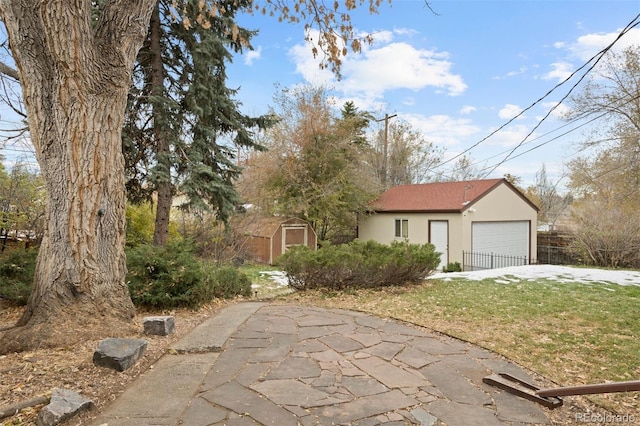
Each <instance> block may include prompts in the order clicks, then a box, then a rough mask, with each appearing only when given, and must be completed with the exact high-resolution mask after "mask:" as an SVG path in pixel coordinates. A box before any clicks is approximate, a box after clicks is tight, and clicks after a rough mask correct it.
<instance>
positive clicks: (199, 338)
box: [171, 302, 265, 353]
mask: <svg viewBox="0 0 640 426" xmlns="http://www.w3.org/2000/svg"><path fill="white" fill-rule="evenodd" d="M264 305H265V303H261V302H245V303H237V304H234V305H231V306H229V307H226V308H224V309H223V310H222V311H220V312H219V313H218V314H217V315H214V316H212V317H211V318H209V319H207V320H206V321H204V322H203V323H201V324H200V325H198V326H197V327H196V328H195V329H193V330H192V331H191V332H190V333H189V334H188V335H187V336H185V337H184V338H183V339H181V340H180V341H178V342H176V343H175V344H174V345H173V346H172V347H171V348H172V349H173V350H174V351H176V352H178V353H187V352H189V353H198V352H200V353H201V352H212V351H215V352H219V351H220V350H221V349H222V346H223V345H224V344H225V342H226V341H227V339H228V338H229V336H230V335H231V334H232V333H233V332H235V331H236V329H237V328H238V327H239V326H240V325H241V324H242V323H244V322H245V321H246V320H247V319H248V318H249V317H250V316H251V315H252V314H253V313H255V312H256V311H257V310H258V309H260V308H261V307H262V306H264Z"/></svg>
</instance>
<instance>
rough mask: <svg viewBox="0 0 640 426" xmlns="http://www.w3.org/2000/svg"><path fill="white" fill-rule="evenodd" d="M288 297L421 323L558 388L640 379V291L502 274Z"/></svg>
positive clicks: (623, 397) (633, 406)
mask: <svg viewBox="0 0 640 426" xmlns="http://www.w3.org/2000/svg"><path fill="white" fill-rule="evenodd" d="M283 299H284V300H287V301H294V300H295V302H296V303H302V304H312V305H317V306H325V307H331V308H344V309H355V310H359V311H365V312H370V313H373V314H376V315H380V316H385V317H386V316H388V317H393V318H398V319H401V320H405V321H409V322H412V323H415V324H418V325H422V326H425V327H428V328H431V329H434V330H437V331H440V332H443V333H446V334H449V335H452V336H455V337H458V338H461V339H464V340H467V341H469V342H473V343H476V344H478V345H480V346H483V347H485V348H488V349H491V350H493V351H495V352H498V353H500V354H502V355H504V356H506V357H507V358H509V359H511V360H513V361H515V362H517V363H519V364H520V365H522V366H524V367H526V368H529V369H531V370H533V371H535V372H537V373H540V374H542V375H543V376H545V377H546V378H548V379H550V380H552V381H553V382H555V383H557V384H558V385H559V386H569V385H577V384H589V383H601V382H605V381H625V380H637V379H640V341H639V340H638V338H639V337H640V287H637V286H621V285H617V284H612V283H589V284H585V283H581V282H567V279H566V278H563V279H562V280H560V279H556V280H554V279H543V278H539V279H536V280H522V279H516V278H513V277H509V276H506V277H504V276H503V277H500V279H484V280H481V281H477V280H473V281H472V280H468V279H464V278H453V279H451V280H446V281H445V280H442V279H430V280H428V281H426V282H425V283H423V284H421V285H419V286H412V287H393V288H387V289H384V290H375V291H374V290H353V291H349V292H320V291H317V292H305V293H295V294H292V295H289V296H284V297H283ZM590 399H591V400H592V401H594V402H596V403H598V404H600V405H602V406H604V407H605V408H608V409H611V410H613V411H615V412H617V413H619V414H629V413H630V412H631V413H635V414H636V415H637V414H638V407H639V406H640V395H639V393H637V392H636V393H626V394H608V395H597V396H593V397H590Z"/></svg>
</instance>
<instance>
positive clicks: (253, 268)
mask: <svg viewBox="0 0 640 426" xmlns="http://www.w3.org/2000/svg"><path fill="white" fill-rule="evenodd" d="M239 269H240V271H241V272H244V273H245V274H246V275H247V276H248V277H249V279H250V280H251V287H252V293H253V294H252V295H255V292H257V297H259V298H264V297H269V298H270V297H274V296H278V295H283V294H287V293H290V292H291V290H290V288H289V287H282V286H279V285H278V284H277V283H276V282H274V281H273V280H272V279H271V278H270V277H269V276H268V275H266V274H263V272H265V271H280V269H278V268H276V267H275V266H270V265H265V264H261V263H245V264H243V265H242V266H240V268H239Z"/></svg>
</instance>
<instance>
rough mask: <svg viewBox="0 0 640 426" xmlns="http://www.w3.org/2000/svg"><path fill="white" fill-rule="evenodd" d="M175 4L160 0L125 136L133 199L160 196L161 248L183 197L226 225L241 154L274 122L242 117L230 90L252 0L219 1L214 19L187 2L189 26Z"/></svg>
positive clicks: (245, 43)
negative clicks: (242, 23) (240, 15)
mask: <svg viewBox="0 0 640 426" xmlns="http://www.w3.org/2000/svg"><path fill="white" fill-rule="evenodd" d="M173 4H174V2H172V1H170V0H160V1H159V2H158V5H157V6H156V9H155V10H154V12H153V14H152V17H151V23H150V28H149V35H148V36H147V40H146V42H145V44H144V45H143V48H142V49H141V50H140V53H139V54H138V59H137V66H136V69H135V75H134V84H133V86H132V89H131V92H130V96H129V109H128V116H127V123H126V125H125V130H124V132H123V145H124V151H125V158H126V161H127V174H128V176H127V177H128V179H127V189H128V194H129V198H130V199H131V200H132V201H142V200H148V199H150V197H151V194H152V193H153V192H155V193H156V194H157V213H156V223H155V232H154V243H155V244H158V245H164V244H165V243H166V241H167V237H168V229H169V212H170V209H171V205H172V198H173V196H174V195H175V194H176V193H177V192H179V193H180V194H181V195H184V196H185V197H186V202H185V203H184V204H183V205H182V207H183V208H187V209H196V210H213V211H214V212H215V213H216V214H217V216H218V218H220V219H221V220H222V221H226V220H227V219H228V217H229V215H230V214H231V213H232V212H233V210H234V208H235V206H236V205H237V203H238V202H239V197H238V194H237V192H236V190H235V188H234V186H233V180H234V179H236V178H237V177H238V176H239V174H240V173H241V169H240V167H239V166H238V164H237V161H236V153H237V150H238V149H239V148H249V149H260V148H261V147H260V146H259V145H257V144H256V143H255V142H254V132H255V131H259V130H260V129H264V128H266V127H268V126H269V125H270V124H271V122H272V120H271V118H270V117H269V116H261V117H250V116H247V115H244V114H242V113H241V112H240V110H239V108H240V106H241V105H240V103H238V102H237V101H235V100H234V99H233V97H234V96H235V95H236V94H237V89H230V88H228V87H227V85H226V83H227V74H226V63H227V62H231V60H232V55H233V53H240V52H242V51H243V50H244V49H251V45H250V39H251V37H252V36H253V35H255V34H256V32H253V31H249V30H247V29H244V28H241V27H238V26H237V25H236V23H235V15H236V13H237V12H239V11H242V10H245V9H247V8H249V7H250V6H251V1H249V0H242V1H236V0H229V1H222V2H218V9H217V11H216V13H209V14H207V15H203V14H202V13H201V9H200V2H198V1H196V0H187V1H185V2H184V9H183V15H184V16H186V17H187V19H185V20H183V21H175V20H172V19H171V17H170V16H171V15H170V10H171V7H173ZM161 17H162V18H161ZM196 21H197V25H190V22H194V23H196Z"/></svg>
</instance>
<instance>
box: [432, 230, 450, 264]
mask: <svg viewBox="0 0 640 426" xmlns="http://www.w3.org/2000/svg"><path fill="white" fill-rule="evenodd" d="M429 242H430V243H431V244H433V245H434V246H435V248H436V251H437V252H438V253H440V264H439V265H438V269H442V267H443V266H446V265H447V264H448V263H449V222H447V221H446V220H430V221H429Z"/></svg>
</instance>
